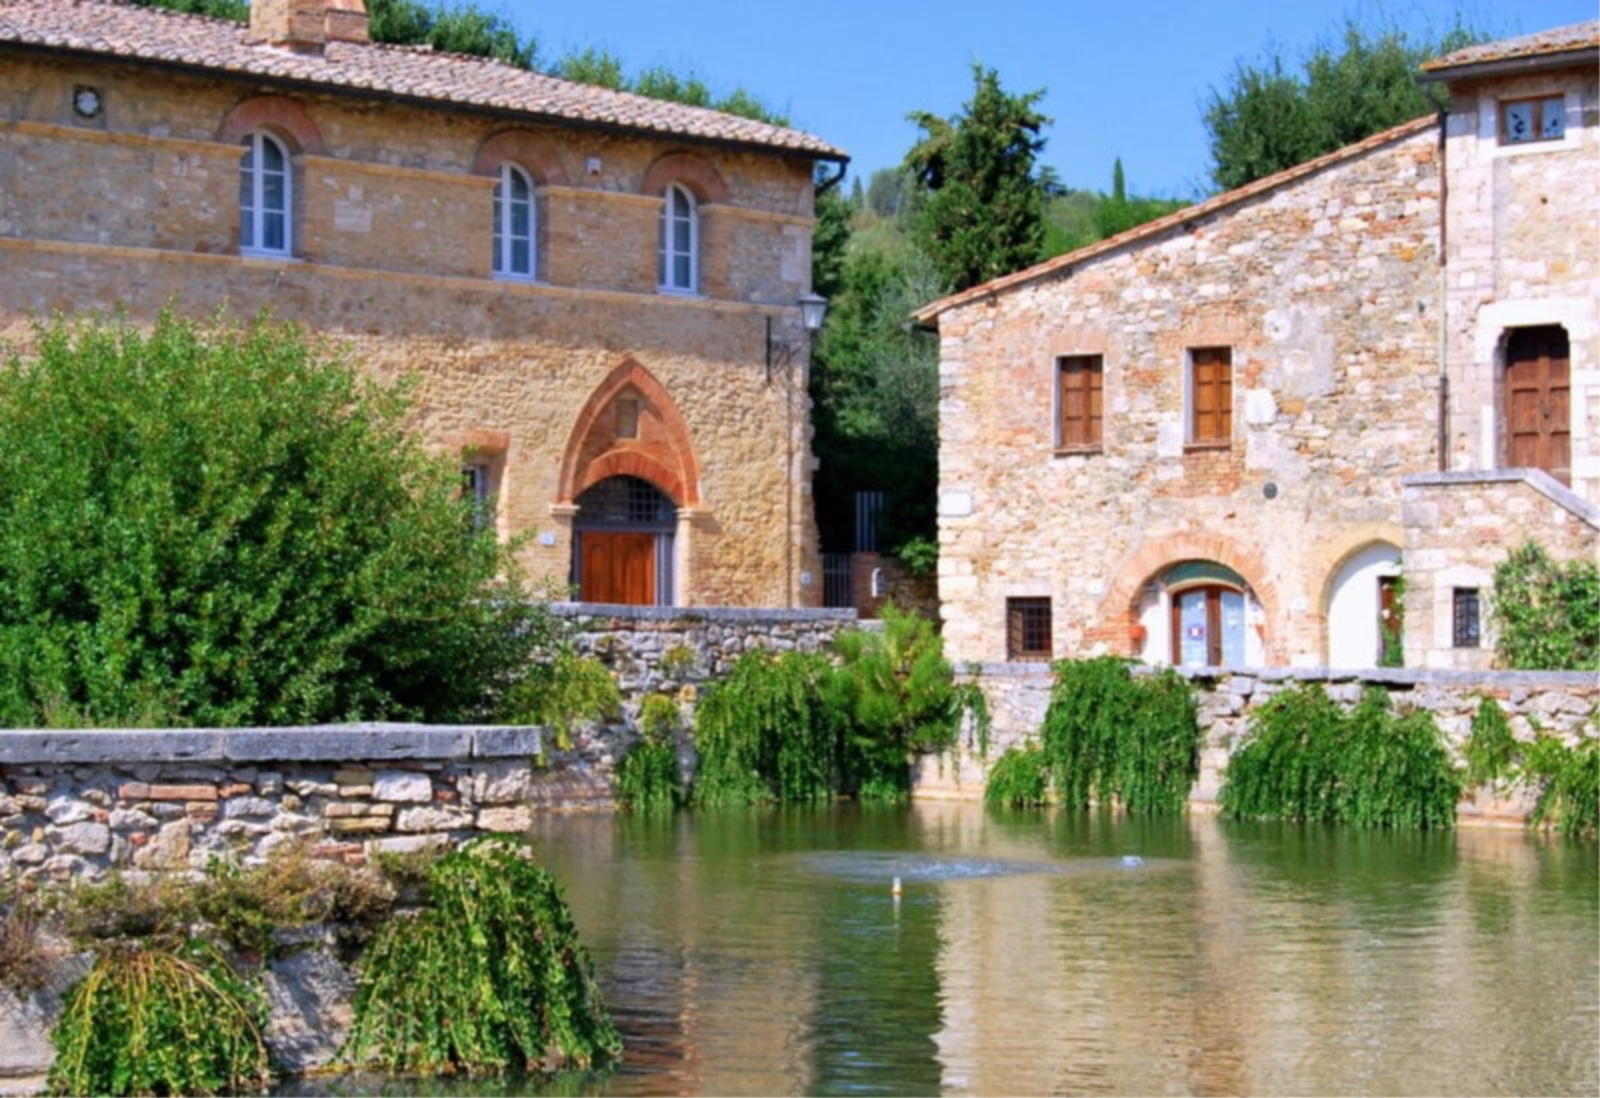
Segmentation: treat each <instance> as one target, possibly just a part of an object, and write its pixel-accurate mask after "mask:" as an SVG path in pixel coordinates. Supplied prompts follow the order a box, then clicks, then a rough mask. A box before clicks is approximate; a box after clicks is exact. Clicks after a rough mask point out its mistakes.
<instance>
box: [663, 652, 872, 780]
mask: <svg viewBox="0 0 1600 1098" xmlns="http://www.w3.org/2000/svg"><path fill="white" fill-rule="evenodd" d="M836 691H837V684H836V681H835V679H834V677H833V668H832V667H831V666H830V665H829V663H828V659H827V657H826V656H823V655H820V654H817V653H813V652H784V653H782V654H781V655H773V654H771V653H768V652H761V651H752V652H746V653H745V654H744V655H742V656H740V657H739V658H738V659H737V660H735V661H734V664H733V667H732V669H731V670H730V671H729V673H728V677H727V678H726V679H724V680H723V681H721V682H719V683H716V684H715V685H713V686H712V687H711V688H710V689H709V690H707V691H706V694H705V697H704V698H703V699H702V700H701V702H700V706H699V709H698V711H697V713H696V714H695V748H696V750H697V751H698V753H699V756H700V762H699V766H698V768H697V769H696V771H695V778H694V786H693V789H692V794H691V795H692V800H693V802H694V803H695V804H697V805H729V804H758V803H761V802H763V801H809V800H817V799H820V798H824V797H829V796H832V794H833V792H834V791H835V790H836V789H837V788H838V787H839V783H840V777H841V763H842V757H843V746H844V737H845V734H846V729H845V727H844V725H843V722H842V720H841V716H840V705H839V701H838V699H837V696H836Z"/></svg>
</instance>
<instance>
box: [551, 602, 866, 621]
mask: <svg viewBox="0 0 1600 1098" xmlns="http://www.w3.org/2000/svg"><path fill="white" fill-rule="evenodd" d="M550 610H551V612H552V613H554V614H558V615H560V616H561V617H564V618H628V619H632V620H634V621H682V622H705V623H707V624H717V623H727V624H735V623H737V624H742V625H748V624H752V623H761V622H772V623H774V624H784V623H789V624H806V623H808V622H819V623H821V622H839V623H845V622H854V621H855V620H856V612H855V610H853V609H850V608H848V607H846V608H845V609H842V610H841V609H832V610H800V609H783V608H776V609H773V608H766V607H757V608H754V609H751V608H746V607H739V606H626V605H623V604H620V603H609V602H554V603H551V604H550Z"/></svg>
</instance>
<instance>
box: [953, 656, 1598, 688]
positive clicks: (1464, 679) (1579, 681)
mask: <svg viewBox="0 0 1600 1098" xmlns="http://www.w3.org/2000/svg"><path fill="white" fill-rule="evenodd" d="M956 670H957V674H959V675H964V676H966V677H969V678H972V677H983V678H994V679H1030V678H1038V679H1040V680H1046V679H1049V678H1050V677H1051V665H1050V664H1048V663H1042V662H1041V663H1020V662H1019V663H978V664H970V663H969V664H961V665H959V666H958V667H957V669H956ZM1133 670H1134V674H1139V673H1140V672H1141V671H1155V670H1158V669H1157V668H1155V667H1151V666H1149V665H1147V664H1134V665H1133ZM1174 670H1175V671H1177V672H1178V674H1180V675H1182V676H1183V677H1184V678H1186V679H1189V680H1190V681H1197V680H1199V681H1205V680H1211V679H1220V678H1229V677H1232V678H1249V679H1255V680H1256V681H1257V682H1371V683H1386V684H1388V685H1391V686H1460V687H1474V686H1476V687H1480V688H1482V689H1485V690H1492V689H1507V690H1514V689H1532V688H1536V687H1556V688H1562V687H1578V688H1582V687H1586V686H1587V687H1593V686H1596V685H1600V676H1597V675H1596V673H1595V672H1593V671H1471V670H1458V669H1455V668H1425V667H1358V668H1349V667H1178V668H1174Z"/></svg>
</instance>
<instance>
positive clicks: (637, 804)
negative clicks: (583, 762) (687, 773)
mask: <svg viewBox="0 0 1600 1098" xmlns="http://www.w3.org/2000/svg"><path fill="white" fill-rule="evenodd" d="M682 723H683V721H682V718H681V717H680V716H679V714H678V706H677V703H676V702H674V701H673V700H672V699H671V698H668V697H665V696H663V695H661V694H652V695H650V696H649V697H647V698H645V700H644V702H643V704H642V705H641V706H640V710H639V727H640V730H641V732H642V733H643V735H642V736H641V737H640V739H639V742H638V743H636V744H634V745H633V746H632V747H630V748H629V749H628V753H627V754H626V755H624V756H623V757H622V761H621V762H619V763H618V764H617V779H616V785H617V799H618V800H620V801H621V802H622V803H623V804H625V805H627V806H628V807H629V808H632V809H634V810H636V811H637V810H660V809H667V808H676V807H678V806H679V805H681V804H682V803H683V801H684V792H683V779H682V776H681V775H680V774H679V773H678V744H677V735H678V731H679V729H680V727H681V726H682Z"/></svg>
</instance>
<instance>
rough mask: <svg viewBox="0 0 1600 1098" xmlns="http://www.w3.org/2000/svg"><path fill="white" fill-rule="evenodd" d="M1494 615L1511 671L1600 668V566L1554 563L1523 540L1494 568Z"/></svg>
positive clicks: (1500, 648) (1579, 562)
mask: <svg viewBox="0 0 1600 1098" xmlns="http://www.w3.org/2000/svg"><path fill="white" fill-rule="evenodd" d="M1490 615H1491V617H1492V619H1493V621H1494V624H1495V629H1496V632H1497V634H1498V640H1497V641H1496V652H1497V653H1498V655H1499V658H1500V661H1501V662H1502V663H1503V664H1504V665H1505V666H1507V667H1512V668H1518V669H1524V670H1542V671H1587V670H1591V669H1594V668H1600V564H1596V563H1595V562H1594V561H1592V560H1575V561H1573V562H1571V563H1570V564H1567V565H1565V566H1563V565H1560V564H1557V563H1556V562H1555V561H1553V560H1551V559H1550V555H1549V554H1548V553H1546V552H1545V551H1544V548H1543V547H1542V546H1540V545H1539V544H1538V543H1537V542H1533V541H1528V542H1524V543H1523V544H1522V546H1521V547H1519V548H1517V549H1514V550H1512V552H1511V554H1510V555H1509V556H1508V557H1507V558H1506V559H1505V560H1504V561H1502V562H1501V563H1500V564H1499V565H1498V566H1496V568H1495V570H1494V589H1493V591H1492V592H1491V595H1490Z"/></svg>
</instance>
